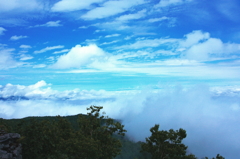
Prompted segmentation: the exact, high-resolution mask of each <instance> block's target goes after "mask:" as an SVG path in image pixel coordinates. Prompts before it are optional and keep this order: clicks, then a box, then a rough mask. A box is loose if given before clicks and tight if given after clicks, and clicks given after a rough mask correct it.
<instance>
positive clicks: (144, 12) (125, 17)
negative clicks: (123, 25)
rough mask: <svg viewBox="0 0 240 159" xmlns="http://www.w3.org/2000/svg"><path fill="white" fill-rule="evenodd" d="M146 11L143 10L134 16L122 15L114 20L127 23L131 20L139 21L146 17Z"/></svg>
mask: <svg viewBox="0 0 240 159" xmlns="http://www.w3.org/2000/svg"><path fill="white" fill-rule="evenodd" d="M146 11H147V10H146V9H143V10H141V11H138V12H137V13H134V14H125V15H122V16H120V17H118V18H116V20H118V21H128V20H133V19H140V18H143V17H145V16H146Z"/></svg>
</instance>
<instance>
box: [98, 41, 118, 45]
mask: <svg viewBox="0 0 240 159" xmlns="http://www.w3.org/2000/svg"><path fill="white" fill-rule="evenodd" d="M117 42H118V40H114V41H110V42H104V43H102V44H100V45H109V44H114V43H117Z"/></svg>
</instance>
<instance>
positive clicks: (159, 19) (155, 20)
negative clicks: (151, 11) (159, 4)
mask: <svg viewBox="0 0 240 159" xmlns="http://www.w3.org/2000/svg"><path fill="white" fill-rule="evenodd" d="M167 19H169V17H166V16H163V17H161V18H151V19H149V20H148V21H149V22H151V23H154V22H160V21H163V20H167Z"/></svg>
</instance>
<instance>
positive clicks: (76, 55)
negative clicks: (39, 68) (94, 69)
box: [52, 44, 105, 69]
mask: <svg viewBox="0 0 240 159" xmlns="http://www.w3.org/2000/svg"><path fill="white" fill-rule="evenodd" d="M102 56H105V52H104V51H103V50H102V49H101V48H99V47H98V46H96V45H94V44H92V45H89V46H81V45H76V46H75V47H73V48H72V49H71V50H70V51H69V52H68V53H67V54H64V55H61V56H60V57H59V58H58V60H57V62H56V63H55V64H54V65H53V66H52V68H56V69H67V68H79V67H81V66H84V65H86V64H90V63H92V62H94V61H95V60H97V58H99V57H102Z"/></svg>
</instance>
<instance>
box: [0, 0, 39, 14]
mask: <svg viewBox="0 0 240 159" xmlns="http://www.w3.org/2000/svg"><path fill="white" fill-rule="evenodd" d="M26 5H27V6H26ZM40 8H42V5H41V3H40V2H39V1H37V0H21V1H19V0H7V1H5V0H0V12H9V11H13V10H15V11H17V12H19V11H21V12H23V11H24V12H28V11H34V10H36V9H40Z"/></svg>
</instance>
